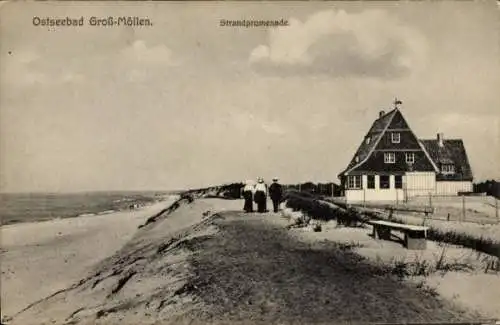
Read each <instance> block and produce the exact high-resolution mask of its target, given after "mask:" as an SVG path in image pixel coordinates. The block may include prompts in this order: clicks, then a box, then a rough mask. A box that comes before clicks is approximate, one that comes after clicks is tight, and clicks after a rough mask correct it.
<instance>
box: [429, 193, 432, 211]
mask: <svg viewBox="0 0 500 325" xmlns="http://www.w3.org/2000/svg"><path fill="white" fill-rule="evenodd" d="M429 207H430V208H432V193H431V192H429Z"/></svg>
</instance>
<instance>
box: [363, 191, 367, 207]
mask: <svg viewBox="0 0 500 325" xmlns="http://www.w3.org/2000/svg"><path fill="white" fill-rule="evenodd" d="M363 208H366V190H365V189H363Z"/></svg>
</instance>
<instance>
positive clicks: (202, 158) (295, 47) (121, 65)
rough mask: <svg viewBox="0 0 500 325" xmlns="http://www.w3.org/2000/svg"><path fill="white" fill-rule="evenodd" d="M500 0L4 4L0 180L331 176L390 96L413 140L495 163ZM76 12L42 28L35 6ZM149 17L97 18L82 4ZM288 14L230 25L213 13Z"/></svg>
mask: <svg viewBox="0 0 500 325" xmlns="http://www.w3.org/2000/svg"><path fill="white" fill-rule="evenodd" d="M499 9H500V8H499V7H497V5H496V4H495V2H494V1H484V2H483V1H476V2H473V1H470V2H462V1H457V2H447V1H443V2H414V3H410V2H385V3H384V2H379V3H378V2H275V3H273V2H265V3H256V2H255V3H253V2H185V3H175V2H153V3H151V2H141V3H133V2H131V3H125V2H117V3H113V2H107V3H103V2H74V3H71V2H37V3H28V2H9V3H2V5H1V7H0V71H1V74H0V77H1V78H0V191H1V192H38V191H50V192H66V191H90V190H158V189H165V190H170V189H182V188H193V187H202V186H207V185H212V184H220V183H227V182H233V181H243V180H246V179H255V178H257V177H259V176H262V177H264V178H265V179H270V178H272V177H279V178H280V180H281V181H282V182H283V183H296V182H304V181H313V182H331V181H333V182H339V180H338V178H337V175H338V173H339V172H341V171H342V170H343V169H344V168H345V167H346V166H347V164H348V162H349V161H350V159H351V158H352V156H353V155H354V153H355V151H356V149H357V147H358V146H359V144H360V143H361V141H362V139H363V137H364V135H365V134H366V132H367V131H368V129H369V128H370V126H371V124H372V123H373V121H374V120H375V119H376V118H377V115H378V112H379V111H380V110H386V111H388V110H390V109H391V108H392V102H393V101H394V98H395V97H397V98H398V99H400V100H402V102H403V104H402V105H401V112H402V113H403V115H404V116H405V118H406V119H407V121H408V123H409V125H410V127H411V128H412V130H413V131H414V132H415V133H416V135H417V136H418V137H419V138H423V139H429V138H435V137H436V133H438V132H441V133H444V137H445V138H448V139H455V138H460V139H463V141H464V144H465V147H466V150H467V153H468V156H469V160H470V163H471V167H472V169H473V173H474V176H475V180H477V181H481V180H485V179H493V178H494V179H499V178H500V166H499V163H498V160H499V158H500V143H499V141H500V140H499V139H500V135H499V130H500V128H499V126H500V125H499V120H500V109H499V106H500V105H499V103H500V96H499V95H498V89H500V63H499V59H498V58H499V57H500V43H499V39H500V37H499V36H500V35H499V31H500V29H499V27H500V25H499V21H498V17H499V15H498V14H499ZM67 16H69V17H72V18H80V17H84V20H85V23H84V26H76V27H68V26H58V27H47V26H34V25H33V18H34V17H40V18H46V17H53V18H65V17H67ZM93 16H95V17H108V16H113V17H121V16H138V17H147V18H149V19H150V20H151V22H152V23H153V24H152V26H136V27H130V26H113V27H102V26H101V27H97V26H90V25H89V19H90V18H91V17H93ZM221 19H227V20H236V19H258V20H263V19H271V20H279V19H286V20H288V22H289V24H288V26H280V27H270V26H268V27H265V26H261V27H251V28H244V27H227V26H220V20H221Z"/></svg>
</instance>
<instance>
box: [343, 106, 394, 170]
mask: <svg viewBox="0 0 500 325" xmlns="http://www.w3.org/2000/svg"><path fill="white" fill-rule="evenodd" d="M397 111H399V110H398V108H397V107H396V108H394V109H392V110H391V111H389V112H388V113H387V114H384V115H383V116H381V117H379V118H378V119H376V120H375V121H373V124H375V122H376V121H378V120H380V119H381V118H383V117H385V116H388V115H389V114H392V116H390V117H389V120H388V121H387V124H386V125H385V126H384V129H383V131H382V132H381V135H380V136H379V138H378V139H377V140H376V141H374V143H373V144H372V147H371V148H370V150H369V151H368V153H367V154H366V157H365V158H364V159H363V160H362V161H360V162H358V163H355V164H354V166H352V167H350V168H349V167H348V168H346V169H345V170H344V171H343V172H342V173H348V172H350V171H351V170H353V169H355V168H358V167H359V166H361V165H363V164H364V163H365V162H366V161H367V160H368V158H370V156H371V155H372V154H373V151H375V148H376V147H377V146H378V144H379V142H380V140H381V139H382V135H383V134H384V133H385V132H386V131H387V128H388V127H389V125H391V123H392V120H393V119H394V116H395V113H396V112H397ZM373 124H372V126H373ZM358 150H359V149H358Z"/></svg>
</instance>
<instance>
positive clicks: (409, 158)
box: [405, 152, 415, 164]
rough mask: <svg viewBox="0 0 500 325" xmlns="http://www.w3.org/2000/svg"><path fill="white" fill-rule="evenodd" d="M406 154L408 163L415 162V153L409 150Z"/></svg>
mask: <svg viewBox="0 0 500 325" xmlns="http://www.w3.org/2000/svg"><path fill="white" fill-rule="evenodd" d="M405 156H406V163H407V164H413V163H414V162H415V153H413V152H407V153H406V154H405Z"/></svg>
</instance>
